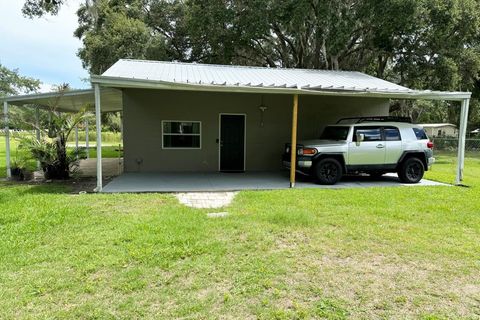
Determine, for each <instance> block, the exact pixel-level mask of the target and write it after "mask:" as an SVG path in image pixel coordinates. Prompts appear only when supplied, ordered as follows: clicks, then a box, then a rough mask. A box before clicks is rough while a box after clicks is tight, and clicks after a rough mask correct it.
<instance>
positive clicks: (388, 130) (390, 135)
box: [383, 127, 402, 141]
mask: <svg viewBox="0 0 480 320" xmlns="http://www.w3.org/2000/svg"><path fill="white" fill-rule="evenodd" d="M383 131H384V132H385V140H386V141H399V140H402V138H401V137H400V130H398V128H395V127H385V128H384V129H383Z"/></svg>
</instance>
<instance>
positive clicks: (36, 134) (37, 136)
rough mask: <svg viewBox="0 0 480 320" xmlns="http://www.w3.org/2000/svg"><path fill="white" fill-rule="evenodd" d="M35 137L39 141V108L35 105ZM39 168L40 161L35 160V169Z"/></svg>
mask: <svg viewBox="0 0 480 320" xmlns="http://www.w3.org/2000/svg"><path fill="white" fill-rule="evenodd" d="M35 126H36V128H35V137H36V139H37V141H40V108H39V107H38V106H36V107H35ZM40 169H41V164H40V161H38V160H37V170H40Z"/></svg>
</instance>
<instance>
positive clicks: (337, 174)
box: [313, 158, 342, 185]
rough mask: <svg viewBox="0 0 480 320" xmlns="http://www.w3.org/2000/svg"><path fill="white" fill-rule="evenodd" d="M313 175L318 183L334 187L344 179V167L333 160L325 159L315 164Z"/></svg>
mask: <svg viewBox="0 0 480 320" xmlns="http://www.w3.org/2000/svg"><path fill="white" fill-rule="evenodd" d="M313 174H314V176H315V180H316V182H317V183H319V184H327V185H332V184H335V183H337V182H338V181H339V180H340V179H341V178H342V165H341V164H340V162H338V161H337V160H335V159H333V158H327V159H323V160H320V161H319V162H317V163H316V164H315V166H314V170H313Z"/></svg>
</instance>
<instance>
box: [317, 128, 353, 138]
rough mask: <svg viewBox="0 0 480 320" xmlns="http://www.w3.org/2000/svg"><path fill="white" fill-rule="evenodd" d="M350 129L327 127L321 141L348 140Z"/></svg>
mask: <svg viewBox="0 0 480 320" xmlns="http://www.w3.org/2000/svg"><path fill="white" fill-rule="evenodd" d="M349 130H350V127H339V126H338V127H337V126H335V127H326V128H325V130H324V131H323V133H322V135H321V136H320V139H322V140H347V136H348V131H349Z"/></svg>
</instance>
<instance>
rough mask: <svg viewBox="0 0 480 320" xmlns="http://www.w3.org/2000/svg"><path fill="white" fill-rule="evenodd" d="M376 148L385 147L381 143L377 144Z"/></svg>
mask: <svg viewBox="0 0 480 320" xmlns="http://www.w3.org/2000/svg"><path fill="white" fill-rule="evenodd" d="M377 148H378V149H382V148H385V146H384V145H383V144H377Z"/></svg>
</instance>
